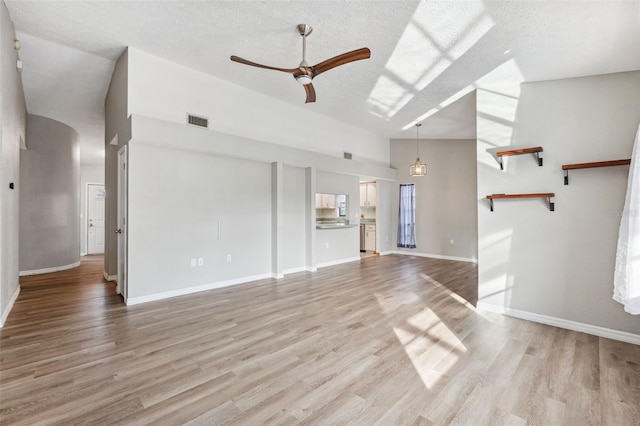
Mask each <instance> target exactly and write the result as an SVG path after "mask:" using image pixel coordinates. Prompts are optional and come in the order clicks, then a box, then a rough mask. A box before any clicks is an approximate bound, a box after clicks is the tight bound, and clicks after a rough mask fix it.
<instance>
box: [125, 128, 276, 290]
mask: <svg viewBox="0 0 640 426" xmlns="http://www.w3.org/2000/svg"><path fill="white" fill-rule="evenodd" d="M270 185H271V169H270V165H269V164H267V163H258V162H253V161H246V160H239V159H230V158H221V157H218V156H214V155H206V154H203V153H194V152H187V151H182V150H179V149H178V150H176V149H167V148H162V147H157V146H150V145H147V144H144V143H141V142H137V141H135V140H133V141H131V142H130V144H129V227H128V232H129V235H128V237H129V239H128V242H129V259H128V265H129V279H128V282H129V294H128V296H129V297H130V298H133V299H135V298H138V297H142V296H149V295H153V294H159V293H166V292H171V291H176V290H179V289H182V288H188V287H196V286H202V285H209V284H214V283H221V282H225V281H230V280H234V279H238V278H245V277H252V276H256V275H264V274H267V275H270V273H271V187H270ZM218 222H220V223H221V230H222V233H221V235H220V236H219V235H218ZM227 255H231V262H227V260H226V259H227ZM192 258H203V259H204V266H199V267H191V264H190V260H191V259H192Z"/></svg>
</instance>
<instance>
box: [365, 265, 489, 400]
mask: <svg viewBox="0 0 640 426" xmlns="http://www.w3.org/2000/svg"><path fill="white" fill-rule="evenodd" d="M419 277H420V278H422V279H423V280H424V281H425V282H426V283H428V284H429V285H432V286H433V287H437V288H438V291H439V292H442V293H446V295H447V296H448V297H450V298H452V299H454V300H455V302H456V303H459V304H462V305H464V306H465V307H466V308H467V309H469V310H471V311H472V315H474V316H477V317H478V318H480V319H483V320H487V321H490V322H492V321H491V320H490V319H489V318H488V317H487V316H485V314H484V313H482V312H480V311H477V310H476V308H475V307H474V306H473V305H472V304H471V303H469V302H468V301H466V300H465V299H464V298H462V297H460V296H459V295H458V294H456V293H454V292H452V291H451V290H449V289H448V288H446V287H445V286H443V285H442V284H440V283H439V282H438V281H436V280H434V279H433V278H431V277H430V276H428V275H426V274H420V275H419ZM375 296H376V298H377V299H378V304H379V305H380V307H381V308H382V309H383V311H384V312H385V313H388V314H392V313H393V307H394V306H395V304H394V300H393V299H394V298H393V297H392V296H391V295H390V294H386V293H377V294H375ZM418 297H419V296H418V295H417V294H416V298H418ZM402 300H403V301H405V303H406V300H407V295H406V294H404V295H403V296H402ZM436 306H440V307H442V304H441V302H435V304H434V305H433V307H425V308H424V309H421V310H420V311H419V312H417V313H415V314H414V315H412V316H410V317H408V318H406V319H405V320H404V321H403V322H402V324H401V325H395V326H393V332H394V334H395V335H396V337H397V338H398V341H399V342H400V343H401V344H402V346H403V347H404V351H405V353H406V354H407V357H408V358H409V359H410V360H411V363H412V364H413V367H414V368H415V370H416V372H417V373H418V375H419V376H420V379H421V380H422V382H423V383H424V385H425V387H426V388H427V389H433V388H434V387H435V385H436V384H437V383H438V381H439V380H441V379H442V378H444V377H446V375H447V372H448V371H449V369H450V368H451V367H452V366H453V365H455V364H456V362H457V360H458V359H459V358H460V357H462V356H463V355H464V354H466V353H467V352H468V349H467V348H466V347H465V345H464V344H463V343H462V339H464V337H465V336H458V335H457V334H456V333H455V332H454V331H453V330H451V329H450V328H449V327H447V325H446V324H445V322H444V321H442V319H441V318H440V317H439V316H438V314H437V313H436V311H437V310H438V309H439V308H437V307H436ZM443 309H446V308H443ZM445 359H446V360H447V362H446V365H444V364H442V363H441V361H443V360H445Z"/></svg>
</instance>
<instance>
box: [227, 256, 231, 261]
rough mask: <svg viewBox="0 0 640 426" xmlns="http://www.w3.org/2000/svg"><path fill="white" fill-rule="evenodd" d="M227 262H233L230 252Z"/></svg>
mask: <svg viewBox="0 0 640 426" xmlns="http://www.w3.org/2000/svg"><path fill="white" fill-rule="evenodd" d="M227 262H231V255H230V254H228V255H227Z"/></svg>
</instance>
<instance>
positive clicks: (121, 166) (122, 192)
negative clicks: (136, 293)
mask: <svg viewBox="0 0 640 426" xmlns="http://www.w3.org/2000/svg"><path fill="white" fill-rule="evenodd" d="M127 172H128V171H127V147H126V146H123V147H122V148H120V150H119V151H118V198H117V199H118V228H117V229H116V234H118V278H117V281H118V285H117V287H116V291H117V292H118V293H120V294H121V295H122V297H123V298H124V301H125V303H126V302H127V190H128V186H127Z"/></svg>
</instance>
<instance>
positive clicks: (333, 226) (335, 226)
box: [316, 222, 358, 229]
mask: <svg viewBox="0 0 640 426" xmlns="http://www.w3.org/2000/svg"><path fill="white" fill-rule="evenodd" d="M356 226H358V225H352V224H349V223H322V224H321V223H318V222H316V229H341V228H355V227H356Z"/></svg>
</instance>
